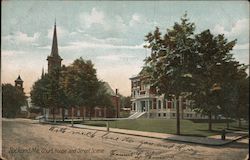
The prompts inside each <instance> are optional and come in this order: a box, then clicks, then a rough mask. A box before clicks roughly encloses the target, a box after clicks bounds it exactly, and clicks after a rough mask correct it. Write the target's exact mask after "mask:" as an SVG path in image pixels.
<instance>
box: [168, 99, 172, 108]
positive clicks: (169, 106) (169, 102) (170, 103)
mask: <svg viewBox="0 0 250 160" xmlns="http://www.w3.org/2000/svg"><path fill="white" fill-rule="evenodd" d="M168 108H169V109H170V108H172V102H171V101H168Z"/></svg>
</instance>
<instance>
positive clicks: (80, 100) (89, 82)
mask: <svg viewBox="0 0 250 160" xmlns="http://www.w3.org/2000/svg"><path fill="white" fill-rule="evenodd" d="M63 77H64V78H63V80H62V82H61V83H62V84H63V90H64V93H65V94H66V96H67V97H68V102H69V103H68V104H70V105H71V107H76V106H78V107H79V106H80V107H84V106H87V107H88V108H89V117H90V119H91V112H92V110H93V107H94V106H95V105H96V102H95V100H96V99H95V97H96V93H97V91H98V87H99V82H98V79H97V77H96V69H95V68H94V65H93V64H92V62H91V61H90V60H84V59H82V58H81V57H80V58H79V59H76V60H75V61H74V62H73V64H71V65H70V66H68V67H66V69H65V71H64V73H63ZM83 119H84V117H83Z"/></svg>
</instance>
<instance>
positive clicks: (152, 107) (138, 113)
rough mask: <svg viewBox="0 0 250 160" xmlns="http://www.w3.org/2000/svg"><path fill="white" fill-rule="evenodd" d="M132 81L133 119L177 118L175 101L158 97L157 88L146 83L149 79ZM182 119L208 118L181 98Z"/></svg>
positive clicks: (132, 79)
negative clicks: (193, 109)
mask: <svg viewBox="0 0 250 160" xmlns="http://www.w3.org/2000/svg"><path fill="white" fill-rule="evenodd" d="M130 80H131V101H132V106H131V114H132V115H131V116H130V117H131V118H139V117H145V118H167V119H170V118H176V103H177V101H175V100H174V99H164V95H160V96H158V95H157V94H156V88H155V87H152V86H151V85H150V84H148V83H146V80H147V77H145V76H141V75H136V76H133V77H131V78H130ZM178 103H179V106H180V118H181V119H203V118H207V116H204V115H201V114H199V113H196V112H195V111H192V110H191V108H190V107H189V106H190V101H189V100H186V99H184V98H180V99H179V101H178Z"/></svg>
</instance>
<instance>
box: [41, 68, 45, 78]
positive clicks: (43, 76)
mask: <svg viewBox="0 0 250 160" xmlns="http://www.w3.org/2000/svg"><path fill="white" fill-rule="evenodd" d="M43 77H44V68H43V69H42V75H41V78H43Z"/></svg>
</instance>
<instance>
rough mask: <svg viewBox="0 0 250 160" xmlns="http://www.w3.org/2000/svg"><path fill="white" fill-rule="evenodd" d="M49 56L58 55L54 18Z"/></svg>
mask: <svg viewBox="0 0 250 160" xmlns="http://www.w3.org/2000/svg"><path fill="white" fill-rule="evenodd" d="M50 56H51V57H59V54H58V45H57V34H56V20H55V25H54V33H53V41H52V48H51V53H50Z"/></svg>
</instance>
